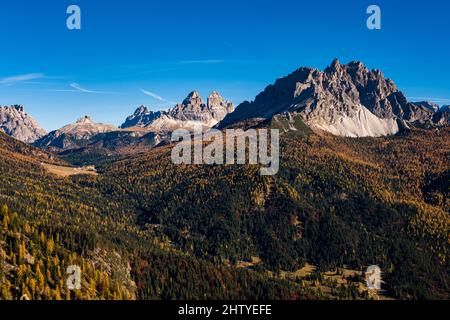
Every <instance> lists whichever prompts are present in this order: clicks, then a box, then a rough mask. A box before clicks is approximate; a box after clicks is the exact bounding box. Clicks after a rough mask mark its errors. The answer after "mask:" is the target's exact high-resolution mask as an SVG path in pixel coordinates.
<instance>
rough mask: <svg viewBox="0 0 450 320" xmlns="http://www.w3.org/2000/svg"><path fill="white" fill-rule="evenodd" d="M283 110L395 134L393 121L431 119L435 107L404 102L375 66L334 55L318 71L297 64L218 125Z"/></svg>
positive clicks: (337, 126) (351, 131)
mask: <svg viewBox="0 0 450 320" xmlns="http://www.w3.org/2000/svg"><path fill="white" fill-rule="evenodd" d="M286 113H290V114H299V115H300V116H301V118H302V119H303V121H304V122H305V123H306V124H308V125H310V126H311V127H315V128H319V129H322V130H325V131H329V132H331V133H333V134H336V135H343V136H352V137H358V136H382V135H389V134H394V133H396V132H397V131H398V130H399V126H398V123H397V122H398V121H406V122H409V123H433V116H434V113H435V111H434V110H430V109H429V108H425V107H423V106H420V105H416V104H413V103H410V102H408V100H407V99H406V97H405V96H404V95H403V93H402V92H400V91H399V90H398V89H397V87H396V86H395V84H394V82H393V81H392V80H390V79H387V78H385V77H384V76H383V74H382V72H381V71H380V70H371V71H370V70H369V69H368V68H366V67H365V66H364V64H362V63H361V62H358V61H353V62H350V63H348V64H341V63H340V62H339V60H337V59H335V60H333V62H332V63H331V65H330V66H329V67H327V68H326V69H325V71H323V72H322V71H320V70H316V69H313V68H300V69H298V70H297V71H295V72H293V73H292V74H290V75H288V76H287V77H284V78H281V79H278V80H277V81H276V82H275V83H274V84H273V85H269V86H268V87H267V88H266V89H265V90H264V91H263V92H261V93H260V94H259V95H258V96H256V98H255V100H254V101H253V102H244V103H242V104H241V105H240V106H238V107H237V109H236V111H235V112H234V113H232V114H230V115H228V116H227V117H226V118H225V119H224V120H223V121H222V123H221V124H220V127H226V126H230V125H233V124H234V123H241V122H245V121H247V120H251V119H261V120H264V119H271V118H272V117H273V116H275V115H278V114H286ZM445 121H446V120H445V119H444V120H440V123H443V122H445Z"/></svg>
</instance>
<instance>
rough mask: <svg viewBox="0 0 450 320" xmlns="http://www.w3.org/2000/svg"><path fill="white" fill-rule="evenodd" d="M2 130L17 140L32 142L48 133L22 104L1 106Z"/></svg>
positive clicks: (0, 122) (0, 120) (0, 121)
mask: <svg viewBox="0 0 450 320" xmlns="http://www.w3.org/2000/svg"><path fill="white" fill-rule="evenodd" d="M0 130H1V131H3V132H5V133H6V134H7V135H9V136H11V137H13V138H16V139H17V140H20V141H23V142H27V143H32V142H34V141H36V140H37V139H39V138H41V137H42V136H44V135H45V134H46V132H45V130H44V129H42V128H41V126H40V125H39V124H38V123H37V121H36V120H35V119H34V118H32V117H31V116H29V115H28V114H27V113H26V112H25V109H24V107H23V106H22V105H12V106H0Z"/></svg>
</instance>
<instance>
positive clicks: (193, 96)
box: [182, 91, 204, 108]
mask: <svg viewBox="0 0 450 320" xmlns="http://www.w3.org/2000/svg"><path fill="white" fill-rule="evenodd" d="M182 105H183V106H185V107H193V108H199V107H201V106H202V105H204V102H203V99H202V98H201V97H200V93H199V92H198V91H192V92H191V93H189V94H188V96H187V97H186V99H184V100H183V103H182Z"/></svg>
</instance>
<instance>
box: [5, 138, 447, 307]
mask: <svg viewBox="0 0 450 320" xmlns="http://www.w3.org/2000/svg"><path fill="white" fill-rule="evenodd" d="M449 136H450V132H449V130H448V129H447V130H441V131H420V130H419V131H411V132H408V133H404V134H403V135H399V136H396V137H387V138H367V139H350V138H339V137H333V136H330V135H326V134H325V135H318V134H315V133H312V132H311V131H308V132H304V133H300V132H298V131H297V132H294V133H286V134H284V135H282V140H281V146H282V148H281V161H280V164H281V168H280V172H279V174H278V175H277V176H274V177H262V176H260V174H259V170H258V169H259V168H258V167H257V166H175V165H173V164H172V162H171V161H170V151H171V149H170V146H166V147H161V148H157V149H155V150H153V151H151V152H147V153H145V154H142V155H138V156H133V157H129V158H126V159H125V160H120V161H116V162H113V163H109V164H105V165H103V166H102V167H100V168H98V169H99V175H98V176H83V175H79V176H73V177H71V178H64V179H63V178H58V177H56V176H52V175H51V174H49V173H47V172H46V171H45V170H44V169H43V168H42V166H41V162H55V161H56V162H57V161H60V160H57V159H52V156H51V155H49V154H47V153H44V152H42V151H40V150H38V149H35V148H31V147H29V146H27V145H25V144H22V143H19V142H17V141H15V140H13V139H10V138H8V137H6V136H5V135H3V134H0V138H1V141H0V143H1V145H0V148H1V151H2V152H1V153H0V206H1V207H2V210H1V216H0V222H1V228H0V231H1V232H0V253H1V255H0V286H1V288H2V291H1V296H0V298H2V299H20V298H30V299H59V298H62V299H65V298H70V299H114V298H116V299H134V298H136V299H208V298H210V299H317V298H326V299H330V298H331V299H335V298H339V299H356V298H367V297H369V296H370V295H368V292H367V290H365V289H364V286H363V279H362V277H361V276H362V272H363V271H364V270H365V268H366V267H367V266H368V265H373V264H378V265H379V266H380V267H381V268H382V269H383V271H384V275H383V279H384V281H385V284H384V289H385V293H384V294H385V296H389V297H393V298H402V299H423V298H438V299H439V298H441V299H442V298H448V297H449V294H450V288H449V273H448V270H449V251H448V250H449V241H450V238H449V217H448V213H449V200H448V199H449V172H450V168H449V159H450V157H449V150H450V139H449ZM74 263H75V264H77V265H78V264H79V265H80V266H81V268H82V270H83V287H82V290H79V291H76V292H70V291H68V290H66V288H65V287H64V283H65V279H66V274H65V269H66V268H67V266H68V265H71V264H74ZM311 265H312V266H314V267H310V266H311ZM310 269H311V270H310ZM305 270H309V271H308V272H306V271H305ZM314 270H315V271H314Z"/></svg>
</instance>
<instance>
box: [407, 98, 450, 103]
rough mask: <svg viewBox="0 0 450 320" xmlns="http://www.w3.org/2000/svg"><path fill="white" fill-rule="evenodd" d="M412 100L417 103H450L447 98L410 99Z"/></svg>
mask: <svg viewBox="0 0 450 320" xmlns="http://www.w3.org/2000/svg"><path fill="white" fill-rule="evenodd" d="M409 99H410V100H416V101H432V102H445V103H446V102H450V99H445V98H430V97H409Z"/></svg>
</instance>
